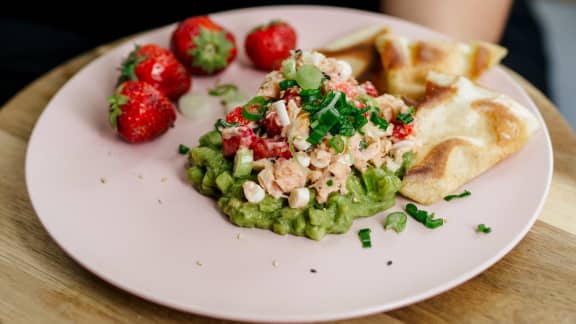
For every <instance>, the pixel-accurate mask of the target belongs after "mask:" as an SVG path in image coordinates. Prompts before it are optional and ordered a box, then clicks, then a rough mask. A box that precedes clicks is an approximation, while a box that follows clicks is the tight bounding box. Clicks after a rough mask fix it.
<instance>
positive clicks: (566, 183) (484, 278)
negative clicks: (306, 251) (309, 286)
mask: <svg viewBox="0 0 576 324" xmlns="http://www.w3.org/2000/svg"><path fill="white" fill-rule="evenodd" d="M109 48H110V46H105V47H101V48H98V49H96V50H94V51H92V52H90V53H87V54H85V55H83V56H80V57H78V58H76V59H74V60H72V61H70V62H68V63H66V64H64V65H62V66H61V67H59V68H57V69H55V70H53V71H51V72H50V73H48V74H46V75H45V76H43V77H42V78H40V79H38V80H37V81H36V82H34V83H32V84H31V85H30V86H28V87H27V88H25V89H24V90H22V92H20V93H19V94H18V95H16V96H15V97H14V98H13V99H12V100H11V101H9V102H8V103H7V104H6V105H5V107H4V108H3V109H2V110H0V153H1V156H2V158H1V159H0V323H52V322H57V323H67V322H71V323H183V322H190V323H230V322H227V321H221V320H217V319H209V318H204V317H200V316H195V315H191V314H185V313H182V312H178V311H174V310H171V309H168V308H165V307H162V306H158V305H156V304H152V303H149V302H147V301H144V300H142V299H139V298H137V297H134V296H132V295H130V294H127V293H125V292H123V291H121V290H119V289H117V288H115V287H113V286H111V285H109V284H107V283H106V282H104V281H102V280H100V279H99V278H97V277H95V276H94V275H92V274H91V273H89V272H88V271H86V270H84V269H83V268H82V267H80V266H79V265H78V264H77V263H75V262H74V261H73V260H71V259H70V258H69V257H68V256H67V255H66V254H64V253H63V252H62V250H61V249H60V248H59V247H58V246H57V245H56V244H55V243H54V241H53V240H52V239H51V238H50V237H49V236H48V234H47V233H46V231H45V230H44V228H43V227H42V225H41V223H40V222H39V220H38V218H37V216H36V215H35V213H34V211H33V209H32V207H31V205H30V201H29V199H28V195H27V193H26V186H25V181H24V159H25V150H26V142H27V140H28V138H29V136H30V134H31V131H32V128H33V125H34V124H35V122H36V120H37V118H38V116H39V114H40V113H41V112H42V110H43V108H44V106H45V105H46V103H47V102H48V100H49V99H50V98H51V97H52V96H53V95H54V93H56V91H57V90H58V89H59V88H60V87H61V86H62V85H63V84H64V83H65V82H66V81H67V80H68V79H69V78H70V77H71V76H72V75H74V73H76V72H77V71H78V70H79V69H80V68H81V67H82V66H84V65H85V64H87V63H88V62H90V61H91V60H93V59H94V58H95V57H97V56H99V55H101V54H102V53H104V52H105V51H106V50H107V49H109ZM510 73H512V74H513V75H514V76H515V78H517V80H518V82H520V83H521V84H522V85H523V86H524V87H525V89H526V90H527V91H528V93H529V94H530V96H531V97H532V98H533V99H534V101H535V102H536V103H537V105H538V107H539V108H540V110H541V112H542V114H543V116H544V119H545V120H546V124H547V125H548V127H549V131H550V134H551V137H552V142H553V145H554V152H555V155H554V157H555V166H554V177H553V183H552V188H551V191H550V195H549V197H548V199H547V202H546V205H545V207H544V210H543V212H542V216H541V219H542V220H543V221H546V222H548V223H549V224H547V223H544V222H543V221H538V222H537V223H536V225H535V226H534V227H533V229H532V230H531V231H530V233H529V234H528V235H527V236H526V238H525V239H524V240H523V241H522V242H521V243H520V244H519V245H518V246H517V247H516V248H515V249H514V250H513V251H512V252H511V253H510V254H508V255H507V256H506V257H505V258H503V259H502V260H501V261H500V262H498V263H497V264H496V265H494V266H493V267H491V268H490V269H488V270H487V271H485V272H484V273H482V274H480V275H479V276H477V277H476V278H474V279H472V280H470V281H468V282H467V283H465V284H463V285H461V286H459V287H457V288H455V289H452V290H450V291H448V292H446V293H444V294H442V295H439V296H437V297H434V298H431V299H429V300H426V301H424V302H421V303H418V304H415V305H412V306H409V307H405V308H402V309H398V310H395V311H392V312H388V313H382V314H376V315H373V316H367V317H362V318H356V319H351V320H346V321H340V322H334V323H412V322H425V323H429V322H430V323H444V322H458V323H471V322H474V323H478V322H480V323H483V322H486V323H488V322H513V323H539V322H549V323H575V322H576V311H575V309H576V236H575V235H572V234H570V233H568V232H566V231H563V230H560V229H559V228H558V227H561V228H565V229H568V230H570V231H571V232H572V233H576V220H575V217H576V216H575V215H576V204H575V202H574V200H575V199H574V198H576V136H575V135H574V133H573V132H572V130H571V129H570V127H569V126H568V124H567V123H566V121H565V120H564V119H563V118H562V117H561V115H560V114H559V113H558V111H557V110H556V108H555V107H554V106H553V105H552V104H551V103H550V102H549V101H548V100H547V99H546V98H545V97H544V96H543V95H542V94H541V93H540V92H539V91H538V90H536V89H534V88H533V87H532V86H531V85H529V84H528V83H527V82H526V81H524V80H523V79H522V78H521V77H519V76H517V75H515V74H514V73H513V72H510ZM550 224H552V225H556V226H557V227H554V226H552V225H550Z"/></svg>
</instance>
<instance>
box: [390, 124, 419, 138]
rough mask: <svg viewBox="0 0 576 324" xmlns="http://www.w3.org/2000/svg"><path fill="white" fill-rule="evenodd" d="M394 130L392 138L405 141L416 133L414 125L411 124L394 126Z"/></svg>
mask: <svg viewBox="0 0 576 324" xmlns="http://www.w3.org/2000/svg"><path fill="white" fill-rule="evenodd" d="M393 125H394V130H393V131H392V136H394V137H396V138H398V139H404V138H406V137H407V136H409V135H410V134H412V132H413V131H414V123H411V124H408V125H406V124H393Z"/></svg>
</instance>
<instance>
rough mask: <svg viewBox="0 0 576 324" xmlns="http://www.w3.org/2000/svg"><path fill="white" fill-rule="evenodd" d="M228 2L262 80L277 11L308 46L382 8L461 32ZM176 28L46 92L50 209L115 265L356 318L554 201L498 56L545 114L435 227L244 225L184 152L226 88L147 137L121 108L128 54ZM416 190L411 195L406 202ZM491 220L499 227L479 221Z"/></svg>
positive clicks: (304, 317) (115, 279) (154, 284)
mask: <svg viewBox="0 0 576 324" xmlns="http://www.w3.org/2000/svg"><path fill="white" fill-rule="evenodd" d="M212 18H213V19H214V20H216V21H217V22H219V23H221V24H222V25H224V26H226V27H227V28H229V29H230V30H232V31H234V33H235V34H236V37H237V39H238V41H239V46H240V57H239V60H238V61H237V62H236V63H234V64H233V65H232V66H231V67H230V68H229V69H228V70H227V71H225V73H224V74H222V75H220V76H219V77H218V78H220V79H221V80H223V81H226V82H234V83H236V84H238V85H240V86H241V88H242V89H243V90H244V91H245V92H246V93H248V94H253V93H254V92H255V90H256V89H257V86H258V84H259V82H260V81H261V79H262V77H263V76H264V73H261V72H257V71H255V70H253V69H251V68H250V67H249V66H248V65H247V64H246V58H245V56H243V55H244V54H243V52H244V51H243V49H242V47H241V46H242V41H243V39H244V36H245V33H246V32H247V31H248V30H250V29H251V28H252V27H253V26H254V25H255V24H257V23H263V22H266V21H269V20H270V19H272V18H282V19H285V20H287V21H288V22H290V23H291V24H292V25H293V26H295V28H296V29H297V32H298V34H299V37H300V38H299V45H300V46H301V47H303V48H314V47H319V46H322V45H323V44H326V43H327V42H329V41H331V40H333V39H335V38H337V37H339V36H341V35H342V34H344V33H347V32H350V31H354V30H356V29H359V28H362V27H365V26H367V25H370V24H385V25H388V26H390V27H391V28H392V29H393V30H394V31H395V32H396V33H398V34H401V35H406V36H409V37H414V38H422V39H441V38H446V37H445V36H442V35H440V34H438V33H435V32H432V31H430V30H427V29H424V28H422V27H419V26H416V25H413V24H410V23H407V22H404V21H401V20H398V19H395V18H391V17H387V16H384V15H379V14H375V13H367V12H362V11H356V10H349V9H338V8H331V7H315V6H284V7H262V8H253V9H244V10H237V11H229V12H223V13H218V14H214V15H212ZM173 28H174V26H167V27H164V28H160V29H157V30H154V31H151V32H148V33H145V34H143V35H141V36H140V37H138V38H137V39H133V40H131V41H129V42H127V43H126V44H124V45H122V46H120V47H119V48H116V49H114V50H112V51H110V52H108V53H107V54H106V55H104V56H103V57H101V58H99V59H97V60H95V61H94V62H92V63H91V64H90V65H88V66H87V67H85V68H84V69H83V70H82V71H80V72H79V73H78V74H77V75H76V76H74V77H73V78H72V79H71V80H70V81H69V82H68V83H67V84H66V85H65V86H64V87H63V88H62V89H61V90H60V92H59V93H58V94H57V95H56V96H55V97H54V98H53V99H52V101H51V102H50V104H49V105H48V106H47V107H46V110H45V111H44V113H43V114H42V116H41V118H40V120H39V121H38V123H37V125H36V127H35V129H34V132H33V135H32V138H31V140H30V144H29V147H28V154H27V160H26V180H27V185H28V190H29V193H30V197H31V200H32V203H33V205H34V208H35V210H36V212H37V213H38V217H39V218H40V220H41V221H42V223H43V224H44V226H45V227H46V229H47V230H48V232H49V233H50V235H51V236H52V237H53V238H54V240H55V241H56V242H58V244H59V245H60V246H61V247H62V248H63V249H64V250H65V251H66V252H67V253H68V254H69V255H71V256H72V257H73V258H74V259H75V260H76V261H78V262H79V263H80V264H82V265H83V266H84V267H86V268H87V269H89V270H90V271H92V272H94V273H95V274H97V275H98V276H100V277H101V278H102V279H104V280H106V281H108V282H110V283H112V284H114V285H116V286H118V287H121V288H123V289H125V290H127V291H129V292H131V293H133V294H135V295H138V296H140V297H143V298H145V299H148V300H151V301H154V302H157V303H160V304H163V305H166V306H169V307H173V308H177V309H180V310H183V311H188V312H193V313H197V314H202V315H206V316H212V317H219V318H226V319H235V320H247V321H263V322H270V321H274V322H288V321H299V322H303V321H318V320H334V319H342V318H349V317H355V316H360V315H366V314H371V313H375V312H380V311H387V310H390V309H393V308H397V307H401V306H404V305H408V304H411V303H415V302H417V301H421V300H423V299H426V298H429V297H431V296H434V295H437V294H439V293H442V292H444V291H446V290H448V289H450V288H453V287H455V286H456V285H459V284H461V283H463V282H465V281H466V280H468V279H470V278H472V277H474V276H475V275H477V274H479V273H480V272H482V271H484V270H485V269H486V268H488V267H489V266H491V265H492V264H494V263H495V262H496V261H498V260H499V259H500V258H502V257H503V256H504V255H505V254H506V253H508V252H509V251H510V250H511V249H512V248H513V247H514V246H515V245H516V244H517V243H518V242H519V241H520V240H521V239H522V238H523V237H524V235H525V234H526V233H527V232H528V230H529V229H530V227H531V226H532V225H533V223H534V221H535V220H536V218H537V216H538V215H539V213H540V210H541V208H542V205H543V202H544V200H545V198H546V196H547V193H548V188H549V185H550V180H551V175H552V148H551V145H550V139H549V137H548V133H547V131H546V127H545V125H544V123H543V122H542V118H541V116H540V114H539V113H538V110H537V109H536V107H535V106H534V104H533V103H532V102H531V101H530V99H529V98H528V96H527V95H526V94H525V93H524V91H523V90H522V89H521V88H520V87H519V86H518V85H517V84H516V83H515V82H514V81H513V80H512V79H511V78H510V77H509V76H508V75H507V74H506V73H505V72H504V71H502V70H501V69H499V68H496V69H494V70H493V71H491V72H490V73H488V74H487V75H486V76H485V77H484V78H483V79H482V81H481V82H482V83H483V84H484V85H486V86H488V87H490V88H493V89H496V90H499V91H501V92H503V93H506V94H508V95H510V96H511V97H513V98H515V99H517V100H518V101H520V102H521V103H522V104H524V105H525V106H526V107H528V108H529V109H530V110H531V111H532V112H534V113H535V114H537V115H538V118H539V119H540V122H541V124H542V128H541V129H540V130H539V131H538V132H537V133H536V134H535V135H534V137H533V138H532V139H531V141H530V142H529V143H528V145H527V146H526V147H525V148H524V149H523V150H522V151H520V152H518V153H517V154H515V155H514V156H512V157H510V158H509V159H507V160H505V161H503V162H502V163H500V164H499V165H497V166H496V167H494V168H492V169H491V170H489V171H488V172H487V173H485V174H484V175H482V176H481V177H479V178H477V179H476V180H474V181H472V182H471V183H469V184H468V185H466V186H465V189H468V190H470V191H471V192H472V196H471V197H470V198H467V199H462V200H456V201H452V202H450V203H446V202H441V203H438V204H436V205H433V206H431V207H430V208H428V209H429V210H433V211H435V212H436V213H437V215H441V216H442V217H444V218H446V219H447V220H448V222H447V224H446V225H445V226H443V227H441V228H438V229H436V230H428V229H426V228H425V227H423V226H421V225H420V224H417V223H416V222H414V221H413V220H411V219H410V220H409V223H408V224H407V228H406V231H405V232H403V233H402V234H400V235H398V234H396V233H394V232H392V231H384V230H383V229H382V220H383V218H384V217H385V216H386V213H383V214H380V215H376V216H374V217H370V218H366V219H361V220H357V221H356V222H355V224H354V225H353V227H352V229H351V230H350V231H349V232H348V233H347V234H344V235H331V236H328V237H326V238H325V239H324V240H323V241H321V242H316V241H312V240H308V239H305V238H300V237H294V236H279V235H276V234H274V233H272V232H268V231H264V230H257V229H244V228H239V227H236V226H233V225H231V223H229V222H228V221H227V219H226V218H225V217H223V216H222V215H221V214H220V213H219V212H218V210H217V208H216V206H215V204H214V203H213V202H212V201H211V200H210V199H208V198H206V197H204V196H202V195H200V194H199V193H197V192H196V191H195V190H194V189H193V188H192V187H191V186H190V185H188V183H187V182H186V180H185V169H184V166H185V157H183V156H182V155H179V154H178V153H177V147H178V144H180V143H183V144H187V145H189V146H193V145H196V144H197V139H198V136H199V135H200V134H202V133H204V132H205V131H207V130H209V129H210V128H212V125H213V124H214V121H215V120H216V118H218V117H220V116H222V114H223V111H222V109H221V107H220V105H219V104H218V103H217V101H214V109H213V111H212V113H211V115H209V116H206V117H205V118H202V119H199V120H190V119H186V118H184V117H183V116H182V115H179V117H178V120H177V121H176V125H175V128H173V129H171V130H170V131H169V132H168V133H167V134H165V135H164V136H162V137H161V138H159V139H157V140H156V141H154V142H151V143H147V144H141V145H129V144H126V143H124V142H122V141H120V140H119V139H118V137H116V136H115V134H114V133H113V132H112V130H111V129H110V127H109V125H108V122H107V100H106V98H107V97H108V96H109V95H110V94H111V93H112V91H113V87H114V84H115V79H116V77H117V74H118V71H117V70H116V68H117V67H118V66H119V64H120V62H121V61H122V59H123V58H124V57H125V56H126V55H127V53H128V52H129V51H130V50H131V49H132V47H133V44H134V43H141V44H142V43H146V42H155V43H159V44H161V45H164V46H168V41H169V36H170V33H171V31H172V30H173ZM215 81H216V78H195V79H194V81H193V87H194V92H198V93H206V92H205V89H207V88H209V87H212V86H213V85H214V83H215ZM101 180H105V181H101ZM102 182H105V183H102ZM463 189H464V188H463ZM404 203H405V201H404V200H402V199H399V200H398V203H397V207H395V208H393V209H391V210H390V211H392V210H398V209H399V207H398V206H402V205H403V204H404ZM479 223H485V224H487V225H488V226H490V227H492V228H493V232H492V233H491V234H489V235H479V234H476V233H475V227H476V225H477V224H479ZM365 227H369V228H371V229H372V243H373V247H372V248H371V249H362V248H361V244H360V241H359V239H358V237H357V231H358V230H359V229H361V228H365ZM238 235H240V236H238ZM238 237H240V238H238ZM388 261H392V262H393V263H392V264H391V265H388ZM274 265H275V266H274ZM311 269H315V270H316V272H315V273H313V272H312V271H311Z"/></svg>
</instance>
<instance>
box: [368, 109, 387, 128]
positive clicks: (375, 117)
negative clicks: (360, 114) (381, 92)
mask: <svg viewBox="0 0 576 324" xmlns="http://www.w3.org/2000/svg"><path fill="white" fill-rule="evenodd" d="M370 120H371V121H372V122H373V123H374V125H376V126H378V127H379V128H381V129H387V128H388V121H387V120H386V118H383V117H380V115H379V114H378V112H376V111H373V112H372V117H371V118H370Z"/></svg>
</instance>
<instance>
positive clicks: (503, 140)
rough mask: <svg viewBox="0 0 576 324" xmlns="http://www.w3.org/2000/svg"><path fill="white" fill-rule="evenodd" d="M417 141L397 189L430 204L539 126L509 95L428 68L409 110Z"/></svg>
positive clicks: (508, 151)
mask: <svg viewBox="0 0 576 324" xmlns="http://www.w3.org/2000/svg"><path fill="white" fill-rule="evenodd" d="M415 120H416V121H415V129H414V134H415V136H416V138H417V139H418V142H419V143H421V146H420V148H419V150H418V152H417V153H416V156H415V159H414V163H413V164H412V166H411V167H410V168H409V169H408V171H407V173H406V176H405V178H404V183H403V187H402V189H401V190H400V192H401V193H402V194H403V195H404V196H406V197H408V198H410V199H412V200H415V201H416V202H419V203H422V204H432V203H434V202H436V201H438V200H440V199H442V198H443V197H444V196H446V195H448V194H452V193H453V192H454V191H455V190H457V189H458V188H459V187H460V186H462V185H463V184H465V183H467V182H469V181H470V180H472V179H473V178H475V177H477V176H479V175H480V174H482V173H483V172H485V171H486V170H488V169H489V168H491V167H492V166H494V165H495V164H497V163H498V162H500V161H502V160H503V159H505V158H507V157H509V156H510V155H512V154H514V153H515V152H517V151H519V150H520V149H521V148H522V147H523V146H524V145H525V144H526V143H527V141H528V140H529V138H530V136H531V135H532V134H533V133H534V132H535V131H536V130H537V129H538V128H539V122H538V120H537V119H536V117H535V116H534V115H533V114H532V113H531V112H530V111H528V109H527V108H525V107H523V106H522V105H520V104H519V103H518V102H516V101H514V100H513V99H511V98H510V97H508V96H506V95H503V94H499V93H496V92H494V91H491V90H488V89H485V88H483V87H480V86H478V85H477V84H475V83H474V82H472V81H470V80H469V79H467V78H465V77H460V76H450V75H446V74H439V73H435V72H431V73H430V74H429V76H428V78H427V82H426V93H425V99H424V101H423V102H422V103H421V104H420V106H419V107H418V109H417V112H416V114H415Z"/></svg>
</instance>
